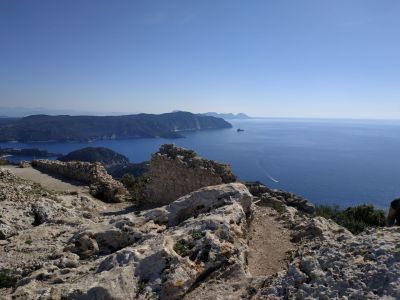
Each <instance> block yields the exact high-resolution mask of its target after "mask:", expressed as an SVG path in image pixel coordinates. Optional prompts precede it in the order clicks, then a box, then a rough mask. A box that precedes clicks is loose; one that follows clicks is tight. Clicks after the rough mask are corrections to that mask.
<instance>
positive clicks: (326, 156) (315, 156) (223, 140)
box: [0, 119, 400, 208]
mask: <svg viewBox="0 0 400 300" xmlns="http://www.w3.org/2000/svg"><path fill="white" fill-rule="evenodd" d="M231 123H232V124H233V125H234V128H233V129H225V130H214V131H202V132H193V133H187V134H185V135H186V138H184V139H175V140H169V139H137V140H121V141H97V142H93V143H90V144H88V143H33V144H22V143H14V144H9V143H0V147H15V148H25V147H37V148H41V149H46V150H48V151H51V152H61V153H68V152H70V151H72V150H75V149H79V148H82V147H86V146H104V147H108V148H111V149H113V150H115V151H117V152H119V153H122V154H124V155H126V156H127V157H129V159H130V160H131V161H132V162H140V161H143V160H148V159H149V158H150V154H151V153H153V152H156V151H157V149H158V147H159V146H160V145H161V144H164V143H175V144H177V145H178V146H182V147H186V148H191V149H194V150H196V151H197V153H199V154H200V155H201V156H203V157H206V158H209V159H214V160H217V161H221V162H225V163H229V164H231V165H232V168H233V170H234V172H235V174H237V175H238V176H239V177H240V178H241V179H243V180H259V181H262V182H263V183H265V184H266V185H268V186H270V187H272V188H280V189H284V190H287V191H292V192H294V193H297V194H300V195H303V196H304V197H306V198H308V199H310V200H311V201H313V202H314V203H319V204H321V203H326V204H339V205H341V206H348V205H355V204H360V203H373V204H375V205H376V206H379V207H381V208H386V207H387V205H388V203H389V202H390V200H392V199H393V198H395V197H398V196H400V155H399V153H400V122H399V121H333V120H293V119H292V120H279V119H251V120H236V121H232V122H231ZM238 127H240V128H243V129H245V132H240V133H238V132H236V129H237V128H238Z"/></svg>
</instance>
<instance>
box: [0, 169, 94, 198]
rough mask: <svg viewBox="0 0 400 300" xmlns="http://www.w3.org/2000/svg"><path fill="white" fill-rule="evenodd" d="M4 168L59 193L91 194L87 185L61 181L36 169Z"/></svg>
mask: <svg viewBox="0 0 400 300" xmlns="http://www.w3.org/2000/svg"><path fill="white" fill-rule="evenodd" d="M3 168H4V169H8V170H10V171H11V172H13V173H14V174H15V175H16V176H18V177H21V178H23V179H27V180H30V181H33V182H36V183H39V184H40V185H41V186H43V187H44V188H46V189H49V190H53V191H57V192H80V193H85V192H89V188H88V187H87V186H85V185H82V184H80V183H77V182H72V181H71V182H69V181H65V180H61V179H60V178H57V177H54V176H51V175H48V174H46V173H42V172H40V171H38V170H36V169H34V168H18V167H16V166H6V167H3Z"/></svg>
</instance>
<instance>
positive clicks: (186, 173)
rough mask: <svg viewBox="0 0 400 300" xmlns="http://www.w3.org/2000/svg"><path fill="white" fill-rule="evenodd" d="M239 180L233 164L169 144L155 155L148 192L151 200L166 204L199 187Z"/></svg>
mask: <svg viewBox="0 0 400 300" xmlns="http://www.w3.org/2000/svg"><path fill="white" fill-rule="evenodd" d="M235 181H236V176H235V175H234V174H233V173H232V171H231V168H230V166H229V165H226V164H221V163H217V162H215V161H212V160H207V159H203V158H201V157H199V156H197V154H196V153H195V152H194V151H192V150H186V149H183V148H178V147H176V146H175V145H170V144H169V145H162V146H161V147H160V150H159V152H157V153H155V154H153V155H152V159H151V161H150V173H149V183H148V184H147V185H146V188H145V191H144V194H145V198H146V200H147V201H149V202H151V203H156V204H158V205H165V204H169V203H171V202H173V201H174V200H176V199H178V198H179V197H181V196H184V195H186V194H188V193H191V192H193V191H196V190H198V189H199V188H202V187H206V186H212V185H218V184H223V183H230V182H235Z"/></svg>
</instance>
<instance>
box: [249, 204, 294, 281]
mask: <svg viewBox="0 0 400 300" xmlns="http://www.w3.org/2000/svg"><path fill="white" fill-rule="evenodd" d="M274 215H275V216H276V213H274V211H273V210H272V209H271V208H268V207H261V206H257V207H256V212H255V215H254V220H253V222H252V224H251V226H250V236H249V248H250V251H249V259H248V262H249V269H250V273H251V274H252V275H253V276H269V275H273V274H275V273H276V272H278V271H281V270H284V269H286V258H287V252H288V251H291V250H293V249H295V245H294V244H293V243H292V242H290V232H289V230H287V229H285V228H283V227H282V225H280V224H279V223H278V222H277V221H275V219H274Z"/></svg>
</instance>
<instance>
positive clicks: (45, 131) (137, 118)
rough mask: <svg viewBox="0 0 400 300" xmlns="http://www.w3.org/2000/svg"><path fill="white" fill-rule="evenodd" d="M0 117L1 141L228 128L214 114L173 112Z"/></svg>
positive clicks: (172, 135)
mask: <svg viewBox="0 0 400 300" xmlns="http://www.w3.org/2000/svg"><path fill="white" fill-rule="evenodd" d="M6 120H7V119H3V120H2V122H0V141H2V142H5V141H20V142H34V141H94V140H100V139H132V138H141V137H149V138H154V137H165V138H178V137H182V135H181V133H180V132H183V131H197V130H205V129H222V128H231V127H232V125H231V124H230V123H228V122H227V121H225V120H223V119H221V118H216V117H213V116H205V115H198V114H192V113H189V112H175V113H166V114H160V115H154V114H137V115H126V116H69V115H61V116H48V115H33V116H28V117H24V118H14V119H9V121H6Z"/></svg>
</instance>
